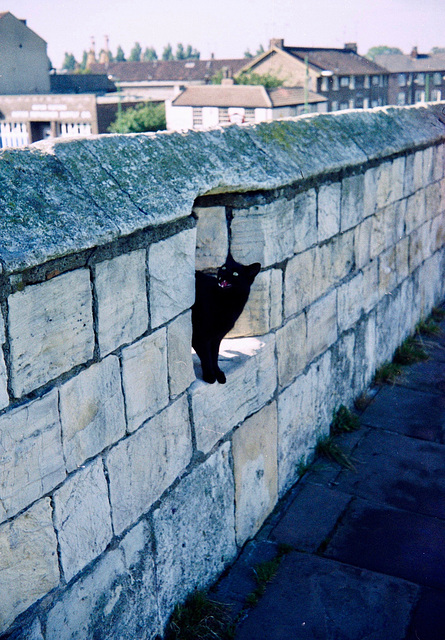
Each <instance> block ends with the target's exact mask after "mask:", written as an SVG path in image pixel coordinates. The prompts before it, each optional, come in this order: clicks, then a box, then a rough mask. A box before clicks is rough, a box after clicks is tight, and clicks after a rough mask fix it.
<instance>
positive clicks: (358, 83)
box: [355, 76, 365, 89]
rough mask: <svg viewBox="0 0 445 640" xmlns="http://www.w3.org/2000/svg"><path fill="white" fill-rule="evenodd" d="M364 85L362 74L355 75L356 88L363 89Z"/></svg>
mask: <svg viewBox="0 0 445 640" xmlns="http://www.w3.org/2000/svg"><path fill="white" fill-rule="evenodd" d="M364 85H365V78H364V76H356V77H355V86H356V89H363V87H364Z"/></svg>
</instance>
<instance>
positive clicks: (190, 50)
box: [62, 42, 264, 72]
mask: <svg viewBox="0 0 445 640" xmlns="http://www.w3.org/2000/svg"><path fill="white" fill-rule="evenodd" d="M103 53H105V52H104V50H103V49H102V50H101V51H100V53H99V59H100V57H101V55H102V54H103ZM261 53H264V47H263V45H262V44H260V45H259V46H258V48H257V51H256V53H251V52H250V51H249V49H247V50H246V51H245V52H244V57H245V58H253V57H255V56H259V55H260V54H261ZM200 56H201V53H200V52H199V51H198V50H197V49H195V48H194V47H192V45H191V44H187V45H184V44H183V43H182V42H178V44H177V45H176V51H175V52H173V47H172V46H171V44H170V43H168V44H167V45H166V46H165V47H164V49H163V51H162V54H161V58H160V59H161V60H199V58H200ZM87 59H88V52H87V51H84V52H83V54H82V58H81V60H80V61H78V60H76V58H75V56H74V54H72V53H65V58H64V60H63V64H62V69H66V70H67V71H76V70H77V71H81V72H82V71H83V72H84V71H86V70H87ZM108 59H109V60H110V62H127V61H128V62H150V61H152V60H159V57H158V54H157V52H156V49H155V48H154V47H145V49H144V50H143V49H142V46H141V44H140V43H139V42H135V43H134V45H133V48H132V49H131V51H130V55H129V56H128V58H127V57H126V55H125V53H124V50H123V49H122V47H121V45H119V46H118V47H117V50H116V54H115V55H113V53H112V52H111V51H109V52H108Z"/></svg>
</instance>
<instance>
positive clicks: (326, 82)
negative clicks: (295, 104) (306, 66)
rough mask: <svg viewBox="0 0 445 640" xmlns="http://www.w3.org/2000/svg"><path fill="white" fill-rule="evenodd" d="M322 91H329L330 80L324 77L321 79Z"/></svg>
mask: <svg viewBox="0 0 445 640" xmlns="http://www.w3.org/2000/svg"><path fill="white" fill-rule="evenodd" d="M320 91H329V78H327V77H323V78H322V79H321V88H320Z"/></svg>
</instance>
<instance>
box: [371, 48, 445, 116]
mask: <svg viewBox="0 0 445 640" xmlns="http://www.w3.org/2000/svg"><path fill="white" fill-rule="evenodd" d="M375 60H376V62H377V64H379V65H380V66H381V67H384V68H385V69H386V70H387V71H388V72H389V74H390V76H389V86H388V98H389V102H390V104H399V105H405V104H416V103H417V102H429V101H435V100H442V99H443V98H445V57H444V56H443V55H442V56H441V55H432V54H426V53H419V52H418V50H417V47H413V49H412V51H411V54H410V55H405V54H403V53H397V54H393V53H391V54H386V55H383V54H382V55H378V56H376V58H375Z"/></svg>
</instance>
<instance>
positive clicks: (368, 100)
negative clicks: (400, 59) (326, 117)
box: [241, 39, 389, 111]
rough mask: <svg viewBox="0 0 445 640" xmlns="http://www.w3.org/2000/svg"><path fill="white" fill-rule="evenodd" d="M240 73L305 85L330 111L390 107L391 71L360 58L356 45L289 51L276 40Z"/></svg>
mask: <svg viewBox="0 0 445 640" xmlns="http://www.w3.org/2000/svg"><path fill="white" fill-rule="evenodd" d="M241 71H245V72H254V73H258V74H261V75H262V74H272V75H274V76H277V77H279V78H281V79H282V80H283V82H284V85H285V86H300V87H302V86H305V84H306V85H307V87H308V89H309V90H310V91H314V92H316V93H318V94H320V95H322V96H324V97H325V98H326V99H327V108H328V111H337V110H339V109H350V108H351V109H367V108H370V107H377V106H380V105H385V104H388V77H389V73H388V71H387V70H386V69H383V68H382V67H381V66H379V65H377V64H376V63H375V62H372V61H371V60H368V59H367V58H364V57H363V56H360V55H358V53H357V45H356V44H355V43H348V44H346V45H345V46H344V48H343V49H321V48H307V47H286V46H285V45H284V40H281V39H273V40H271V41H270V47H269V50H268V51H265V52H264V53H263V54H262V55H260V56H258V57H257V58H254V59H253V60H251V61H249V62H248V63H247V64H245V65H244V67H243V68H242V69H241Z"/></svg>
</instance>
